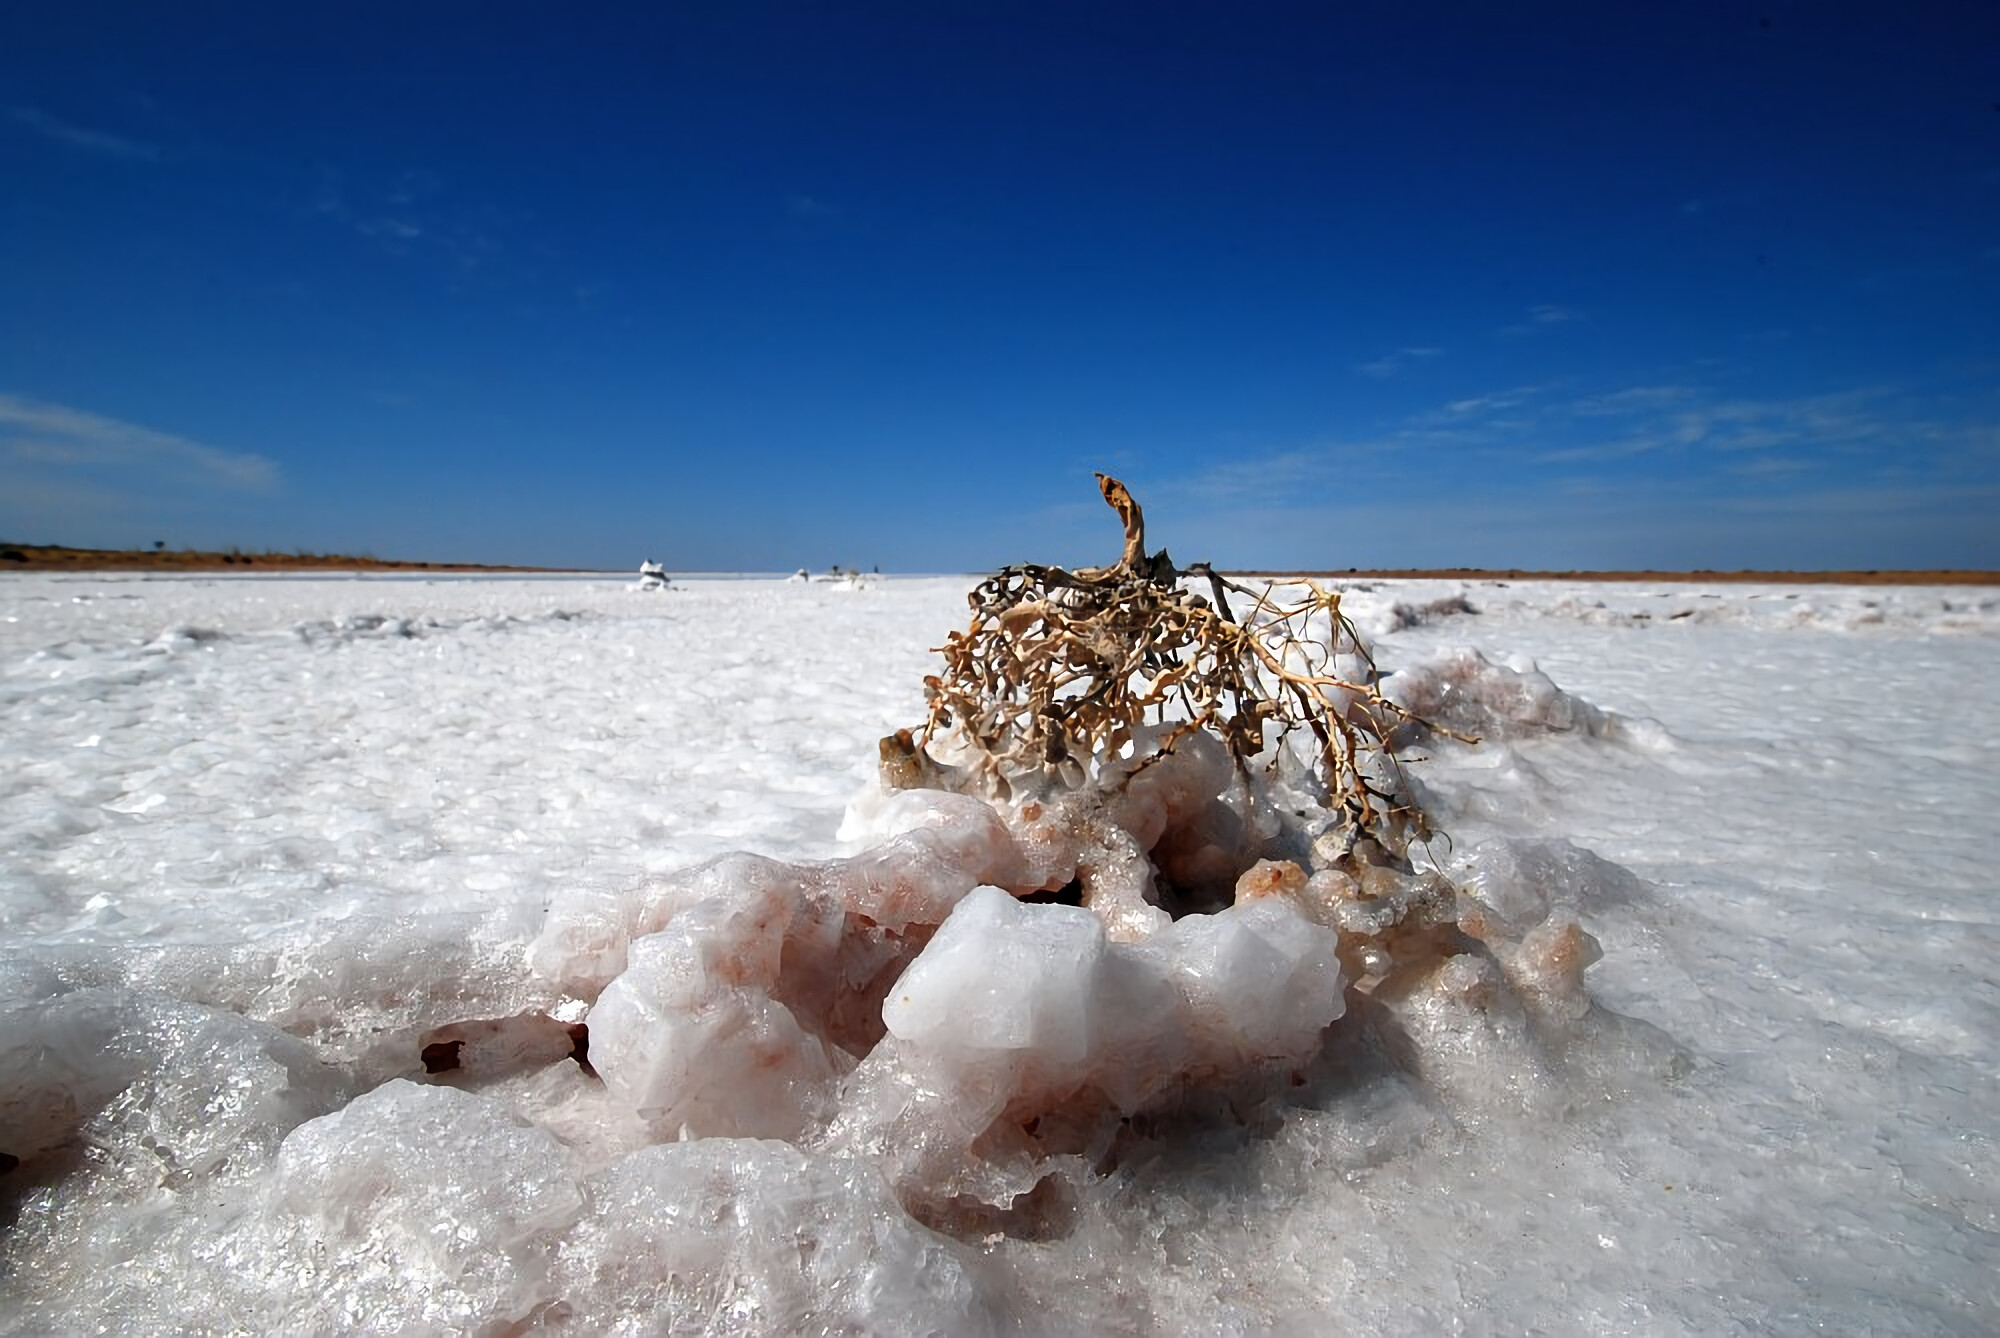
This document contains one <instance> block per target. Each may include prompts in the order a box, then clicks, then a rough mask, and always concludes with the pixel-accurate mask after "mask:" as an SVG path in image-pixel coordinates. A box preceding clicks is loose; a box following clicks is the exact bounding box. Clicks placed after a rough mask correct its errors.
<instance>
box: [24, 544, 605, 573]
mask: <svg viewBox="0 0 2000 1338" xmlns="http://www.w3.org/2000/svg"><path fill="white" fill-rule="evenodd" d="M238 568H244V569H248V570H250V571H517V572H538V571H561V570H565V569H564V568H560V567H496V566H490V565H488V564H486V563H481V562H403V561H396V560H391V559H384V558H377V557H354V556H351V555H349V554H345V553H268V552H267V553H245V552H242V551H240V550H234V549H232V550H231V551H229V552H226V553H207V552H195V551H193V550H190V549H168V548H68V547H65V546H64V545H62V544H10V543H0V571H168V572H174V571H233V570H236V569H238Z"/></svg>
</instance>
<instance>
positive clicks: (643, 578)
mask: <svg viewBox="0 0 2000 1338" xmlns="http://www.w3.org/2000/svg"><path fill="white" fill-rule="evenodd" d="M638 588H639V589H641V590H664V589H666V588H667V569H666V568H665V567H662V566H661V565H660V564H659V563H657V562H654V561H652V560H651V559H650V558H649V559H647V560H646V561H644V562H641V563H640V564H639V586H638Z"/></svg>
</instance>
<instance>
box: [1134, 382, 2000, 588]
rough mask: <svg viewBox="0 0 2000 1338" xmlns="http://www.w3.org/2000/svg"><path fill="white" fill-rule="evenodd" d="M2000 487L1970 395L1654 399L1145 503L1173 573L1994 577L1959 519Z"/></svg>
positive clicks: (1354, 454) (1466, 399)
mask: <svg viewBox="0 0 2000 1338" xmlns="http://www.w3.org/2000/svg"><path fill="white" fill-rule="evenodd" d="M1586 390H1587V393H1584V392H1585V391H1586ZM1989 398H1990V397H1989ZM1996 469H2000V406H1991V407H1989V408H1988V409H1987V410H1986V411H1984V412H1982V410H1981V409H1980V408H1979V407H1978V405H1977V404H1975V403H1973V402H1969V401H1968V400H1967V399H1966V398H1965V395H1964V394H1963V393H1962V392H1954V393H1953V394H1948V395H1946V396H1944V397H1943V398H1939V397H1938V395H1937V394H1935V393H1933V392H1925V391H1923V390H1921V389H1918V388H1913V387H1907V386H1870V387H1862V388H1857V389H1853V390H1845V391H1841V392H1838V393H1830V394H1821V395H1800V396H1771V397H1765V398H1756V397H1749V396H1743V395H1729V394H1726V393H1723V392H1722V390H1721V389H1720V388H1719V387H1717V386H1713V385H1704V384H1701V383H1699V382H1697V381H1693V380H1689V381H1687V382H1681V381H1665V380H1662V381H1649V382H1641V383H1639V384H1632V385H1626V386H1613V387H1608V388H1604V389H1592V388H1583V387H1577V386H1574V385H1572V384H1569V383H1563V382H1555V383H1549V384H1545V385H1534V386H1518V387H1513V388H1510V389H1505V390H1495V391H1487V392H1484V393H1478V394H1468V395H1464V396H1462V397H1460V398H1457V399H1452V400H1447V401H1444V402H1442V403H1440V404H1437V405H1435V406H1433V407H1431V408H1428V409H1423V410H1420V411H1416V412H1412V413H1410V414H1408V415H1406V416H1405V417H1403V418H1402V419H1400V420H1397V421H1394V422H1391V423H1389V424H1386V425H1385V426H1383V427H1382V428H1381V429H1380V430H1379V431H1377V432H1374V433H1372V434H1370V435H1366V436H1359V437H1338V436H1332V435H1329V437H1328V438H1327V439H1326V440H1325V441H1323V442H1319V443H1314V444H1311V445H1307V446H1294V447H1285V448H1282V449H1270V450H1266V451H1264V452H1261V453H1245V454H1243V455H1241V456H1239V457H1236V458H1231V459H1215V458H1214V457H1211V458H1210V459H1209V461H1208V462H1207V463H1205V464H1204V465H1203V466H1201V467H1200V468H1198V469H1196V470H1193V471H1190V472H1189V473H1187V474H1184V475H1181V476H1179V477H1154V478H1150V479H1147V478H1143V477H1142V478H1141V479H1139V480H1137V482H1138V483H1139V484H1141V485H1142V486H1144V487H1146V488H1147V490H1148V496H1149V497H1152V496H1157V497H1158V498H1159V506H1158V507H1157V508H1156V510H1157V513H1158V515H1157V518H1158V520H1159V521H1160V523H1161V525H1162V532H1163V533H1167V532H1171V533H1174V534H1177V535H1180V534H1185V535H1186V536H1187V537H1186V538H1185V539H1181V540H1177V542H1176V544H1175V551H1176V552H1180V550H1181V549H1182V548H1187V549H1188V551H1189V552H1196V553H1198V552H1203V551H1204V550H1206V551H1207V555H1209V556H1212V557H1214V558H1215V559H1216V560H1217V561H1221V562H1224V563H1238V564H1242V565H1252V566H1287V565H1304V566H1337V567H1346V566H1351V565H1369V564H1370V563H1379V564H1383V565H1392V566H1395V565H1419V566H1422V565H1453V564H1454V563H1464V562H1471V563H1474V564H1475V565H1479V564H1483V565H1502V566H1518V565H1541V566H1554V567H1565V566H1634V565H1637V566H1644V565H1667V566H1716V565H1729V566H1759V565H1763V566H1786V565H1793V566H1797V565H1807V566H1813V565H1817V566H1841V565H1848V566H1876V565H1899V564H1900V565H1919V566H1924V565H1959V566H1964V565H1986V564H1990V561H1991V559H1990V558H1979V559H1977V560H1975V558H1977V555H1978V554H1979V553H1982V552H1984V553H1990V552H1991V551H1992V542H1991V540H1990V539H1987V538H1983V537H1980V536H1982V535H1983V534H1984V532H1985V529H1986V527H1985V525H1984V524H1983V522H1981V521H1980V520H1978V519H1977V518H1976V517H1977V516H1978V515H1979V508H1978V507H1977V506H1975V505H1973V504H1971V503H1970V502H1969V501H1968V500H1967V499H1969V498H1972V497H1976V496H1991V495H1993V494H1994V493H1995V492H1996V491H2000V489H1996V486H1995V484H1994V482H1993V480H1994V478H1995V475H1996ZM1845 510H1851V511H1852V513H1853V520H1852V523H1851V524H1850V523H1848V522H1845V521H1843V522H1842V526H1844V528H1842V527H1836V528H1835V529H1833V530H1823V529H1816V528H1815V527H1816V526H1823V525H1824V524H1825V521H1824V519H1823V517H1826V516H1830V515H1835V514H1841V513H1843V511H1845ZM1926 517H1930V518H1931V519H1930V522H1929V523H1927V522H1926V519H1925V518H1926ZM1897 554H1901V556H1896V555H1897ZM1724 555H1727V556H1726V557H1725V556H1724ZM1925 555H1928V556H1925Z"/></svg>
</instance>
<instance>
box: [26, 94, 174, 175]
mask: <svg viewBox="0 0 2000 1338" xmlns="http://www.w3.org/2000/svg"><path fill="white" fill-rule="evenodd" d="M9 114H10V116H11V117H12V119H13V120H14V122H15V123H16V124H18V125H22V126H25V127H27V128H28V129H29V130H32V131H34V132H35V133H36V134H38V135H40V136H41V137H42V138H43V139H46V140H49V141H51V142H53V143H56V144H61V145H63V146H64V147H65V148H71V149H76V150H78V151H79V152H82V153H92V154H96V155H97V156H98V157H100V158H124V159H129V160H133V161H139V162H149V163H150V162H158V161H159V160H160V150H159V146H158V145H155V144H148V143H146V142H145V141H144V140H139V139H128V138H126V137H125V136H124V135H113V134H110V133H108V132H106V131H103V130H92V129H90V128H88V127H86V126H80V125H76V124H74V123H72V122H69V121H65V120H63V119H62V118H61V117H59V116H52V115H50V114H49V113H48V112H45V111H43V110H42V109H41V108H40V107H13V108H9Z"/></svg>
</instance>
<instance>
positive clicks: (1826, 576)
mask: <svg viewBox="0 0 2000 1338" xmlns="http://www.w3.org/2000/svg"><path fill="white" fill-rule="evenodd" d="M1230 575H1232V576H1257V577H1263V578H1266V579H1270V578H1277V577H1289V578H1294V579H1297V578H1304V577H1311V578H1313V579H1314V580H1323V581H1348V580H1370V581H1419V580H1421V581H1676V582H1680V583H1682V584H1695V585H1699V584H1705V583H1716V584H1720V583H1729V584H1740V585H2000V571H1964V570H1958V569H1951V570H1942V569H1941V570H1936V571H1873V570H1870V571H1527V570H1523V569H1516V568H1508V569H1506V570H1504V571H1503V570H1500V569H1497V568H1481V567H1399V568H1378V569H1372V570H1363V569H1361V568H1358V567H1349V568H1348V569H1347V570H1346V571H1242V572H1231V573H1230Z"/></svg>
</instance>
